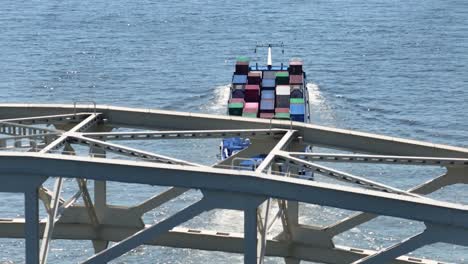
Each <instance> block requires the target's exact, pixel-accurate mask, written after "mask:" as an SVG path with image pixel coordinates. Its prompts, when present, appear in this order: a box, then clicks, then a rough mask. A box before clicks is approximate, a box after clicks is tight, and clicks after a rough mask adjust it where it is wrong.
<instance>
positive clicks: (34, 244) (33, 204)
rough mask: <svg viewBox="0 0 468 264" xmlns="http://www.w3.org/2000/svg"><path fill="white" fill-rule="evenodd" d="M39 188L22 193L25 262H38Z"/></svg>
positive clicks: (34, 263)
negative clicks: (24, 220) (24, 222)
mask: <svg viewBox="0 0 468 264" xmlns="http://www.w3.org/2000/svg"><path fill="white" fill-rule="evenodd" d="M38 199H39V190H38V188H33V189H30V190H28V191H26V192H25V194H24V214H25V218H26V226H25V230H24V231H25V236H24V237H25V238H26V263H28V264H38V263H39V200H38Z"/></svg>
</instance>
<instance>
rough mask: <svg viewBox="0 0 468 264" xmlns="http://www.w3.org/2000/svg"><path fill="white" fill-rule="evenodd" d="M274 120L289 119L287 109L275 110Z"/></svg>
mask: <svg viewBox="0 0 468 264" xmlns="http://www.w3.org/2000/svg"><path fill="white" fill-rule="evenodd" d="M275 118H277V119H289V118H290V114H289V108H280V107H277V108H275Z"/></svg>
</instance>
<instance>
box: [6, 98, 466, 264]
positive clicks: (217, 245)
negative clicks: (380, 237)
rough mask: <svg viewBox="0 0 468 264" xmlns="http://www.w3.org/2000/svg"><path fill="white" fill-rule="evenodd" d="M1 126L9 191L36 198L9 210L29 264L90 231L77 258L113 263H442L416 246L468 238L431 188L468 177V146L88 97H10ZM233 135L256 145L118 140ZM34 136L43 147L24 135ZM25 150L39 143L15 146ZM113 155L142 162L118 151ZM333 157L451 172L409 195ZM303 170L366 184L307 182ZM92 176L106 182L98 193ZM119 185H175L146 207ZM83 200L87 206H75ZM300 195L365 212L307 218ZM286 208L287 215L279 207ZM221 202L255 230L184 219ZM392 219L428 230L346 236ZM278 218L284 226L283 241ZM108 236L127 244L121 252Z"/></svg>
mask: <svg viewBox="0 0 468 264" xmlns="http://www.w3.org/2000/svg"><path fill="white" fill-rule="evenodd" d="M51 126H53V128H52V127H51ZM115 128H135V129H144V131H130V132H122V131H117V132H113V131H112V130H113V129H115ZM0 134H3V135H5V136H4V137H0V146H5V147H6V148H4V149H3V150H4V151H1V152H0V180H1V182H2V184H1V185H0V191H1V192H19V193H24V195H25V217H24V218H17V219H0V237H5V238H25V239H26V262H27V263H41V264H43V263H46V262H47V254H48V251H49V248H50V241H51V240H52V239H72V240H75V239H79V240H91V241H92V242H93V246H94V250H95V255H94V256H92V257H90V258H89V259H81V260H77V261H81V262H83V263H105V262H108V261H111V260H113V259H115V258H117V257H119V256H121V255H123V254H125V253H127V252H129V251H130V250H132V249H134V248H135V247H137V246H139V245H142V244H146V245H162V246H170V247H179V248H193V249H201V250H212V251H225V252H231V253H243V254H244V262H245V263H264V261H265V259H264V257H265V256H275V257H281V258H284V259H285V260H286V263H299V262H300V261H301V260H307V261H315V262H323V263H415V262H416V263H436V262H434V261H432V260H427V259H418V258H414V257H408V256H405V254H407V253H410V252H412V251H414V250H415V249H418V248H420V247H422V246H425V245H428V244H432V243H436V242H444V243H450V244H457V245H463V246H468V206H467V205H462V204H454V203H448V202H442V201H438V200H434V199H430V198H428V197H426V196H425V195H426V194H429V193H432V192H434V191H436V190H438V189H440V188H441V187H444V186H448V185H453V184H458V183H463V184H466V183H468V149H464V148H458V147H451V146H444V145H435V144H430V143H425V142H420V141H413V140H405V139H398V138H391V137H385V136H379V135H374V134H368V133H361V132H356V131H348V130H340V129H333V128H326V127H321V126H315V125H310V124H302V123H296V122H286V121H276V120H272V121H265V120H257V119H245V118H240V117H224V116H212V115H206V114H193V113H180V112H170V111H158V110H148V109H132V108H121V107H112V106H93V108H90V106H86V105H76V104H75V105H30V104H28V105H21V104H9V105H0ZM234 136H235V137H246V138H249V139H250V140H251V145H250V146H249V147H248V148H247V149H245V150H242V151H240V152H238V153H236V154H235V155H233V156H232V157H230V158H228V159H226V160H224V161H221V162H219V163H217V164H214V165H213V166H206V165H202V164H198V163H194V162H190V161H185V160H180V159H176V158H172V157H168V156H164V155H161V154H158V153H154V152H151V151H143V150H139V149H136V148H131V147H126V146H123V145H119V144H115V143H113V142H107V141H118V140H169V139H170V140H176V139H199V138H226V137H234ZM23 140H29V142H30V143H29V144H26V145H24V144H22V143H17V142H20V141H23ZM10 142H13V144H12V145H11V144H10ZM74 145H81V146H85V147H87V148H88V149H89V156H78V155H75V154H76V151H75V149H74V147H73V146H74ZM306 146H321V147H330V148H335V149H343V150H347V151H351V152H363V153H370V154H365V155H364V154H336V153H315V152H312V153H311V152H304V151H303V150H304V147H306ZM22 148H26V149H27V150H28V151H27V152H24V151H23V152H19V151H15V150H20V149H22ZM213 148H217V146H213ZM192 151H193V154H194V155H196V154H197V150H192ZM107 152H109V153H114V154H118V155H119V156H126V157H132V158H133V160H128V159H123V158H122V159H117V158H112V159H109V158H106V153H107ZM258 154H264V155H266V158H265V159H264V160H263V162H262V163H261V164H260V165H259V166H258V167H257V168H255V170H254V171H245V170H239V169H238V168H237V167H236V166H235V165H236V164H235V162H236V160H242V159H249V158H251V157H252V156H255V155H258ZM323 163H327V165H323ZM334 163H367V164H371V165H372V164H387V165H395V164H396V165H400V166H401V165H417V166H437V167H444V168H446V173H445V174H444V175H441V176H439V177H437V178H434V179H432V180H430V181H428V182H426V183H424V184H422V185H420V186H415V187H413V188H412V189H410V190H401V189H398V188H395V187H392V186H388V185H386V184H383V183H380V182H377V181H375V180H374V181H371V180H369V179H366V178H365V177H362V176H358V175H353V174H350V173H347V172H344V171H341V170H338V169H335V168H332V167H330V166H332V165H333V164H334ZM301 171H302V172H304V171H306V172H313V173H316V174H320V175H323V176H326V177H331V178H333V179H336V180H339V181H343V182H346V183H351V184H353V186H355V187H349V186H343V185H337V184H329V183H321V182H318V181H310V180H305V179H301V177H300V176H298V174H299V173H300V172H301ZM48 177H57V179H56V181H55V185H54V190H53V191H51V190H48V189H46V188H44V187H43V186H42V184H43V183H44V181H45V180H46V179H47V178H48ZM64 178H71V179H76V182H77V184H78V189H79V190H78V191H77V192H76V193H75V194H74V195H72V197H70V198H68V199H67V200H66V199H64V198H63V197H61V190H62V188H63V183H64V182H63V179H64ZM88 180H94V181H95V191H94V199H93V197H91V195H90V193H89V191H88V187H87V182H88ZM107 181H114V182H122V183H138V184H147V185H158V186H167V187H169V189H167V190H166V191H163V192H162V193H159V194H155V195H154V196H152V197H151V198H149V199H147V200H145V201H142V202H141V203H139V204H135V205H133V206H118V207H115V206H109V205H108V204H107V202H106V182H107ZM190 189H196V190H200V191H201V192H202V194H203V197H202V198H201V200H200V201H198V202H195V203H194V204H192V205H189V206H188V207H187V208H185V209H182V210H180V211H179V212H176V213H175V214H174V215H172V216H170V217H168V218H167V219H165V220H162V221H160V222H158V223H156V224H153V225H145V224H144V223H143V221H142V217H143V214H145V213H147V212H149V211H151V210H153V209H155V208H158V207H160V206H161V205H163V204H165V203H167V202H169V201H171V200H173V199H175V198H176V197H178V196H180V195H182V194H184V193H185V192H187V191H188V190H190ZM79 197H81V198H82V199H83V201H84V204H83V205H77V204H75V202H76V201H77V200H78V198H79ZM39 200H42V201H43V202H44V205H45V208H46V211H47V218H46V219H44V220H40V219H39V206H38V201H39ZM299 202H301V203H310V204H318V205H323V206H330V207H334V208H341V209H347V210H352V211H356V214H354V215H351V216H349V217H347V218H345V219H342V220H340V221H338V222H336V223H334V224H331V225H328V226H325V227H321V226H312V225H304V224H300V223H299V220H298V218H299V213H300V212H299ZM274 204H277V205H278V206H277V211H276V213H273V215H271V214H270V212H271V211H273V210H272V206H273V205H274ZM216 209H230V210H238V211H242V212H243V214H244V223H243V224H244V233H243V234H238V233H230V232H223V231H213V230H194V229H184V228H181V227H178V226H179V225H180V224H182V223H184V222H186V221H188V220H190V219H192V218H193V217H194V216H197V215H199V214H201V213H202V212H205V211H210V210H216ZM0 213H1V212H0ZM112 215H119V217H118V218H116V217H111V216H112ZM379 215H385V216H393V217H400V218H405V219H412V220H416V221H420V222H422V223H424V224H425V226H426V229H425V230H424V231H423V232H421V233H420V234H416V235H414V236H411V237H408V238H407V239H405V240H403V241H401V242H399V243H396V244H394V245H393V246H390V247H388V248H384V249H382V250H380V251H372V250H368V249H358V248H349V247H345V246H340V245H335V244H334V243H333V241H332V239H333V237H335V236H336V235H338V234H341V233H343V232H346V231H348V230H350V229H351V228H354V227H356V226H359V225H361V224H363V223H365V222H367V221H370V220H372V219H373V218H375V217H376V216H379ZM275 225H281V230H282V231H281V232H280V234H279V235H277V236H275V237H272V236H271V235H270V231H271V229H272V228H273V226H275ZM23 230H26V234H27V235H26V236H24V234H25V233H24V232H23ZM41 238H42V243H41V244H40V243H39V241H40V239H41ZM109 241H113V242H117V243H116V244H114V246H112V247H108V243H109ZM437 263H441V262H437Z"/></svg>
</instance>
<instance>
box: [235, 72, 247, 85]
mask: <svg viewBox="0 0 468 264" xmlns="http://www.w3.org/2000/svg"><path fill="white" fill-rule="evenodd" d="M232 84H247V75H239V74H234V75H233V76H232Z"/></svg>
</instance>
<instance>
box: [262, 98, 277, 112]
mask: <svg viewBox="0 0 468 264" xmlns="http://www.w3.org/2000/svg"><path fill="white" fill-rule="evenodd" d="M260 111H275V101H274V100H272V99H263V100H262V101H260Z"/></svg>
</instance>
